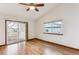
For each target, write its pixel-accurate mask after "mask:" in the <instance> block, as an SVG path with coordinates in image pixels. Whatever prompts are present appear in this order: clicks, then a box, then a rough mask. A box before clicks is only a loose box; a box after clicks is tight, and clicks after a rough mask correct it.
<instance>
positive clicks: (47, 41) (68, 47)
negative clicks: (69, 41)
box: [35, 38, 79, 51]
mask: <svg viewBox="0 0 79 59" xmlns="http://www.w3.org/2000/svg"><path fill="white" fill-rule="evenodd" d="M35 39H38V40H41V41H44V42H47V43H51V44H55V45H59V46H62V47H66V48H70V49H74V50H78V51H79V49H77V48H73V47H69V46H65V45H61V44H58V43H54V42H49V41H46V40H43V39H39V38H35Z"/></svg>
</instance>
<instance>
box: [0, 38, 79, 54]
mask: <svg viewBox="0 0 79 59" xmlns="http://www.w3.org/2000/svg"><path fill="white" fill-rule="evenodd" d="M0 55H79V50H75V49H71V48H67V47H63V46H59V45H56V44H51V43H47V42H44V41H41V40H36V39H34V40H30V41H27V42H21V43H17V44H12V45H8V46H2V47H0Z"/></svg>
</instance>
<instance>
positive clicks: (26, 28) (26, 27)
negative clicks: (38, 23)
mask: <svg viewBox="0 0 79 59" xmlns="http://www.w3.org/2000/svg"><path fill="white" fill-rule="evenodd" d="M7 21H11V22H18V23H24V24H25V32H26V33H25V36H26V40H24V41H28V22H24V21H15V20H5V45H9V44H7ZM17 43H19V42H17ZM12 44H14V43H12Z"/></svg>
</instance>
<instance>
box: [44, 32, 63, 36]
mask: <svg viewBox="0 0 79 59" xmlns="http://www.w3.org/2000/svg"><path fill="white" fill-rule="evenodd" d="M44 34H53V35H63V34H60V33H45V32H44Z"/></svg>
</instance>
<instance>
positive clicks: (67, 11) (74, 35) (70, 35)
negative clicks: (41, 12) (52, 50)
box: [35, 4, 79, 49]
mask: <svg viewBox="0 0 79 59" xmlns="http://www.w3.org/2000/svg"><path fill="white" fill-rule="evenodd" d="M59 19H62V20H63V34H64V35H63V36H61V35H52V34H44V33H43V23H44V22H47V21H52V20H59ZM35 31H36V33H37V35H36V38H39V39H43V40H46V41H51V42H55V43H58V44H62V45H66V46H69V47H73V48H77V49H79V4H61V5H59V6H58V7H56V8H55V9H54V10H52V11H51V12H50V13H49V14H47V15H45V16H44V17H43V18H41V19H38V20H37V21H36V30H35Z"/></svg>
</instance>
